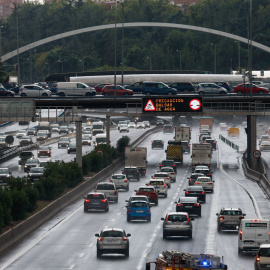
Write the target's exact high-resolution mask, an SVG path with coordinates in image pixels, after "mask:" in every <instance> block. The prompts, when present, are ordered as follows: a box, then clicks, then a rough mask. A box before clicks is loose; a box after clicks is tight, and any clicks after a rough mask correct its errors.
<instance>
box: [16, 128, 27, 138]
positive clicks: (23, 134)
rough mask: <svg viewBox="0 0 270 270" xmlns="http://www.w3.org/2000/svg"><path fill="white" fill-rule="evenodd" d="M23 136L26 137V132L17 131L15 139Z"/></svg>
mask: <svg viewBox="0 0 270 270" xmlns="http://www.w3.org/2000/svg"><path fill="white" fill-rule="evenodd" d="M23 136H27V132H26V130H19V131H18V132H17V134H16V138H21V137H23Z"/></svg>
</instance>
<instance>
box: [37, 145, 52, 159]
mask: <svg viewBox="0 0 270 270" xmlns="http://www.w3.org/2000/svg"><path fill="white" fill-rule="evenodd" d="M37 156H38V157H41V156H46V157H51V156H52V150H51V147H50V146H45V145H40V146H39V148H38V153H37Z"/></svg>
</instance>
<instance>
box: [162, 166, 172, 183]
mask: <svg viewBox="0 0 270 270" xmlns="http://www.w3.org/2000/svg"><path fill="white" fill-rule="evenodd" d="M160 172H165V173H167V174H168V175H169V178H170V181H171V182H172V183H175V182H176V173H175V171H174V169H173V168H172V167H169V166H168V167H161V168H160Z"/></svg>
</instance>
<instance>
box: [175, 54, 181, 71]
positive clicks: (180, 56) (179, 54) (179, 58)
mask: <svg viewBox="0 0 270 270" xmlns="http://www.w3.org/2000/svg"><path fill="white" fill-rule="evenodd" d="M176 51H177V52H179V68H180V70H182V52H181V51H180V50H176Z"/></svg>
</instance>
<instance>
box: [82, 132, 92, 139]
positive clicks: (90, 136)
mask: <svg viewBox="0 0 270 270" xmlns="http://www.w3.org/2000/svg"><path fill="white" fill-rule="evenodd" d="M82 136H83V137H88V138H89V139H90V140H92V131H90V130H84V131H83V133H82Z"/></svg>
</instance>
